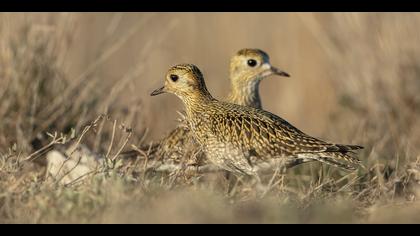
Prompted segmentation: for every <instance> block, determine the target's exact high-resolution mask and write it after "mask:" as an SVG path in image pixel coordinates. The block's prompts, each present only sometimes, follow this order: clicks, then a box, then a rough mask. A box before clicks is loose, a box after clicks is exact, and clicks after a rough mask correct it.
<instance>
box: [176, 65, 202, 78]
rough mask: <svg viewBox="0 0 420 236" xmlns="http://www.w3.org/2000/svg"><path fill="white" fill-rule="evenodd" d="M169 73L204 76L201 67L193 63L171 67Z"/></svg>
mask: <svg viewBox="0 0 420 236" xmlns="http://www.w3.org/2000/svg"><path fill="white" fill-rule="evenodd" d="M168 74H177V75H180V76H183V75H191V76H193V77H195V78H202V77H203V75H202V73H201V71H200V69H198V67H197V66H195V65H192V64H180V65H176V66H173V67H171V69H169V72H168Z"/></svg>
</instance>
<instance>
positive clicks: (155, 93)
mask: <svg viewBox="0 0 420 236" xmlns="http://www.w3.org/2000/svg"><path fill="white" fill-rule="evenodd" d="M164 92H165V86H163V87H162V88H158V89H156V90H155V91H153V92H152V93H151V94H150V96H156V95H159V94H162V93H164Z"/></svg>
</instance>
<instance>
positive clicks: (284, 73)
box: [271, 67, 290, 77]
mask: <svg viewBox="0 0 420 236" xmlns="http://www.w3.org/2000/svg"><path fill="white" fill-rule="evenodd" d="M271 71H272V72H273V74H274V75H279V76H283V77H290V75H289V74H288V73H286V72H284V71H282V70H279V69H277V68H276V67H271Z"/></svg>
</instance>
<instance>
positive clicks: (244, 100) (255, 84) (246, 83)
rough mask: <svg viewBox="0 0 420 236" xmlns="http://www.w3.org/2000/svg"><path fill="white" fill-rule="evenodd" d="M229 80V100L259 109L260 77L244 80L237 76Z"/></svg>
mask: <svg viewBox="0 0 420 236" xmlns="http://www.w3.org/2000/svg"><path fill="white" fill-rule="evenodd" d="M231 81H232V83H231V91H230V94H229V96H228V100H229V102H232V103H235V104H239V105H243V106H251V107H254V108H258V109H261V98H260V93H259V85H260V81H261V80H260V79H250V80H244V79H240V78H238V79H236V80H235V78H233V79H232V80H231ZM234 81H235V82H234ZM239 81H240V82H239Z"/></svg>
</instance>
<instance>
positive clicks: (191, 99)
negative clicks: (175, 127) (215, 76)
mask: <svg viewBox="0 0 420 236" xmlns="http://www.w3.org/2000/svg"><path fill="white" fill-rule="evenodd" d="M182 101H183V103H184V105H185V108H186V112H187V116H188V117H189V118H190V117H192V116H193V115H195V114H197V113H203V112H205V111H206V110H207V108H206V107H207V106H208V105H209V104H210V103H211V102H213V101H215V99H214V98H213V97H212V96H211V94H210V93H209V91H208V90H207V88H203V89H200V90H198V91H196V92H194V93H190V94H188V96H183V98H182Z"/></svg>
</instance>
